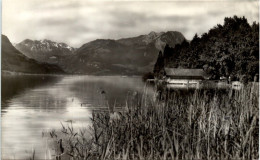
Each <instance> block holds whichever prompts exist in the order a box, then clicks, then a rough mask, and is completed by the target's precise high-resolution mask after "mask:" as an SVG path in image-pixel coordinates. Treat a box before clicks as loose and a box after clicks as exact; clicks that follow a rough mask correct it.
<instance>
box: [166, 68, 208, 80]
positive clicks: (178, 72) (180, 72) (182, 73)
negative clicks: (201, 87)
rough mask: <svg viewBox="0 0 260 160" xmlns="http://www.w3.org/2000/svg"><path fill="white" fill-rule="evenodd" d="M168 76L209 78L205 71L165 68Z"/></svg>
mask: <svg viewBox="0 0 260 160" xmlns="http://www.w3.org/2000/svg"><path fill="white" fill-rule="evenodd" d="M164 70H165V73H166V75H167V76H179V77H187V76H188V77H203V78H204V77H207V74H206V73H205V72H204V70H203V69H182V68H164Z"/></svg>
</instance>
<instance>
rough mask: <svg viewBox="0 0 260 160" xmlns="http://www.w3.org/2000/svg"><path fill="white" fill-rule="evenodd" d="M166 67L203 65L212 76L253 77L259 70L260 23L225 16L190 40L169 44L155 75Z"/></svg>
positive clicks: (162, 54) (201, 66) (156, 65)
mask: <svg viewBox="0 0 260 160" xmlns="http://www.w3.org/2000/svg"><path fill="white" fill-rule="evenodd" d="M164 67H174V68H203V69H204V70H205V71H206V72H207V73H208V74H210V75H211V79H218V78H219V77H221V76H225V77H229V76H231V78H232V79H233V80H235V79H236V80H241V79H246V80H249V81H252V80H253V79H254V76H255V75H257V74H258V72H259V23H255V22H254V23H253V24H252V25H250V24H249V23H248V21H247V19H246V18H245V17H242V18H240V17H237V16H234V17H232V18H225V19H224V24H223V25H220V24H218V25H217V26H215V27H214V28H212V29H210V30H209V31H208V33H204V34H202V35H201V37H199V36H198V35H197V34H195V36H194V37H193V39H192V40H191V41H190V42H187V41H183V43H181V44H177V45H176V46H175V47H174V48H171V47H169V46H168V45H166V47H165V48H164V51H163V53H162V52H161V53H159V56H158V59H157V62H156V64H155V66H154V73H155V75H156V76H161V75H162V73H163V68H164Z"/></svg>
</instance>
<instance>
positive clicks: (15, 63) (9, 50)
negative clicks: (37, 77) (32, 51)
mask: <svg viewBox="0 0 260 160" xmlns="http://www.w3.org/2000/svg"><path fill="white" fill-rule="evenodd" d="M1 66H2V70H3V71H12V72H23V73H64V71H63V70H62V69H61V68H60V67H58V66H57V65H53V64H47V63H39V62H37V61H35V60H34V59H30V58H28V57H26V56H25V55H23V54H22V53H21V52H19V51H18V50H17V49H16V48H15V47H14V46H13V45H12V43H11V42H10V41H9V39H8V38H7V36H5V35H2V63H1Z"/></svg>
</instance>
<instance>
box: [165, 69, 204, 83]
mask: <svg viewBox="0 0 260 160" xmlns="http://www.w3.org/2000/svg"><path fill="white" fill-rule="evenodd" d="M164 70H165V78H166V82H167V83H168V84H171V85H175V86H180V87H181V86H183V87H199V83H200V82H201V81H202V80H204V79H207V76H206V73H205V72H204V70H203V69H180V68H164Z"/></svg>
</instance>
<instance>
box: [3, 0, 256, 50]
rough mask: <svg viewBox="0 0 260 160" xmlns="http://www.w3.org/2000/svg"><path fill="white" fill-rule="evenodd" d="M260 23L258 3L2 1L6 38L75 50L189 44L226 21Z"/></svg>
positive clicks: (231, 0) (216, 0) (251, 0)
mask: <svg viewBox="0 0 260 160" xmlns="http://www.w3.org/2000/svg"><path fill="white" fill-rule="evenodd" d="M234 15H237V16H245V17H246V18H247V19H248V22H249V23H250V24H252V23H253V22H254V21H256V22H259V2H258V1H257V0H249V1H246V0H182V1H177V0H167V1H162V0H160V1H159V0H2V34H4V35H6V36H7V37H8V38H9V39H10V41H11V42H12V43H19V42H21V41H23V40H24V39H32V40H41V39H50V40H53V41H56V42H65V43H67V44H68V45H70V46H72V47H80V46H81V45H83V44H85V43H87V42H89V41H92V40H95V39H120V38H127V37H134V36H138V35H143V34H148V33H149V32H151V31H155V32H162V31H164V32H165V31H179V32H181V33H182V34H183V35H184V36H185V37H186V39H188V40H190V39H192V37H193V36H194V35H195V33H198V34H199V35H201V34H202V33H205V32H207V31H208V30H209V29H210V28H212V27H214V26H216V25H217V24H223V22H224V18H225V17H233V16H234Z"/></svg>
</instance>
